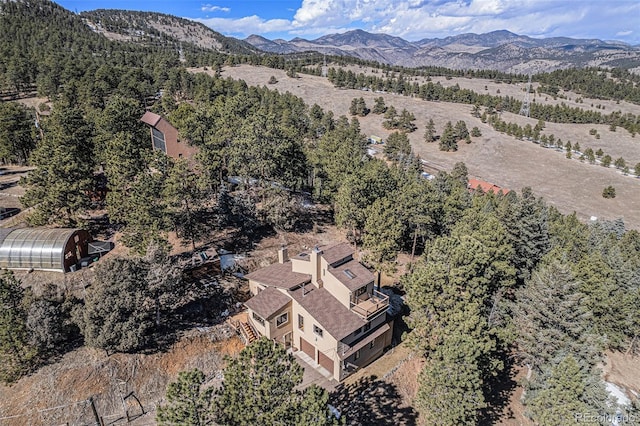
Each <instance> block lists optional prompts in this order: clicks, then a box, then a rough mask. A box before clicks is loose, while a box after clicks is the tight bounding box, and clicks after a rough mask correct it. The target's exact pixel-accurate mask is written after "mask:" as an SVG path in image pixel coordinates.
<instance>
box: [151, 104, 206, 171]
mask: <svg viewBox="0 0 640 426" xmlns="http://www.w3.org/2000/svg"><path fill="white" fill-rule="evenodd" d="M140 121H142V122H143V123H145V124H148V125H149V127H150V128H151V144H152V146H153V149H157V150H160V151H162V152H164V153H165V154H167V155H168V156H169V157H172V158H175V159H178V158H185V159H190V158H192V157H193V156H194V155H195V154H196V153H197V152H198V148H197V147H195V146H193V145H191V144H190V143H189V142H188V141H181V140H180V138H179V135H178V129H176V128H175V127H173V125H171V123H169V122H168V121H167V120H166V119H165V118H163V117H162V116H160V115H158V114H154V113H153V112H151V111H147V112H145V113H144V115H143V116H142V118H141V119H140Z"/></svg>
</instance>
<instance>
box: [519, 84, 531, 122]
mask: <svg viewBox="0 0 640 426" xmlns="http://www.w3.org/2000/svg"><path fill="white" fill-rule="evenodd" d="M529 93H531V74H529V82H528V83H527V90H526V91H525V94H524V101H522V107H520V115H524V116H525V117H529V113H530V105H529Z"/></svg>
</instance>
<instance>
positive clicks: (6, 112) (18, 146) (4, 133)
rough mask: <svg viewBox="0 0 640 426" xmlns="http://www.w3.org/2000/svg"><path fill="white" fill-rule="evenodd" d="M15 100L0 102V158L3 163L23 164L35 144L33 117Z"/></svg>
mask: <svg viewBox="0 0 640 426" xmlns="http://www.w3.org/2000/svg"><path fill="white" fill-rule="evenodd" d="M32 114H33V113H32V112H30V111H29V110H28V109H27V108H26V107H25V106H23V105H21V104H19V103H17V102H2V103H0V158H2V159H3V161H4V162H5V163H19V164H24V163H26V162H27V160H28V159H29V154H31V151H33V149H34V148H35V146H36V138H35V136H34V131H35V128H34V127H33V117H32Z"/></svg>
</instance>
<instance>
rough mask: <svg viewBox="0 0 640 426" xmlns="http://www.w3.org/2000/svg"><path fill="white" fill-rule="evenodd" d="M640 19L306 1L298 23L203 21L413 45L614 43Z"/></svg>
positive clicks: (637, 12) (611, 13)
mask: <svg viewBox="0 0 640 426" xmlns="http://www.w3.org/2000/svg"><path fill="white" fill-rule="evenodd" d="M204 7H209V8H216V7H217V6H211V5H208V4H207V5H205V6H203V9H204ZM217 10H222V9H217ZM638 16H640V2H638V1H636V0H610V1H606V2H605V1H602V0H571V1H568V0H302V4H301V5H300V7H299V8H298V9H297V10H296V11H295V14H294V16H293V19H292V20H287V19H270V20H265V19H263V18H260V17H259V16H256V15H254V16H247V17H244V18H239V19H222V18H213V19H201V20H200V21H201V22H203V23H205V24H206V25H209V26H211V27H212V28H214V29H215V30H217V31H220V32H223V33H225V32H226V33H230V34H234V35H243V36H247V35H249V34H262V35H265V36H267V37H269V36H270V34H275V33H277V34H278V35H282V34H288V35H289V37H288V38H291V37H293V36H307V37H309V38H312V37H315V36H320V35H323V34H327V33H332V32H341V31H345V30H348V29H353V28H362V29H364V30H366V31H371V32H384V33H387V34H390V35H395V36H400V37H404V38H406V39H408V40H419V39H422V38H427V37H446V36H449V35H455V34H460V33H464V32H475V33H484V32H489V31H494V30H502V29H506V30H509V31H512V32H515V33H518V34H525V35H530V36H544V37H551V36H569V37H594V38H605V39H610V38H614V37H631V36H635V34H634V33H632V32H629V31H622V30H621V29H622V28H635V27H636V26H637V24H638V20H637V17H638ZM630 41H633V40H630ZM638 41H640V40H636V42H638Z"/></svg>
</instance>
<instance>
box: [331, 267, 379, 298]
mask: <svg viewBox="0 0 640 426" xmlns="http://www.w3.org/2000/svg"><path fill="white" fill-rule="evenodd" d="M329 273H331V275H333V276H334V277H336V278H337V279H338V280H339V281H340V282H341V283H342V284H344V286H345V287H347V288H348V289H349V291H354V290H357V289H359V288H360V287H362V286H364V285H366V284H369V283H370V282H372V281H373V280H374V278H375V277H374V276H373V274H372V273H371V271H369V270H368V269H367V268H365V267H364V266H363V265H362V264H361V263H360V262H357V261H355V260H350V261H348V262H347V263H343V264H342V265H340V266H338V267H336V268H331V267H330V268H329Z"/></svg>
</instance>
